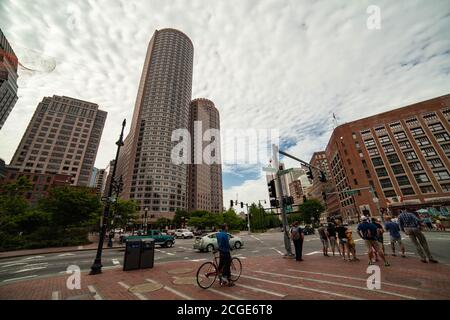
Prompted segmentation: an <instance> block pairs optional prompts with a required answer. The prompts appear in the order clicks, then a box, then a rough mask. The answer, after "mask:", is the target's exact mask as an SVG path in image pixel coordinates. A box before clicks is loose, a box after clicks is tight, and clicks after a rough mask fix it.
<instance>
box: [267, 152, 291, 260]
mask: <svg viewBox="0 0 450 320" xmlns="http://www.w3.org/2000/svg"><path fill="white" fill-rule="evenodd" d="M272 152H273V161H274V164H275V168H276V170H277V172H276V179H275V180H276V181H277V188H278V190H279V191H280V194H279V198H280V200H279V201H280V209H281V219H282V220H281V221H282V223H283V232H284V248H285V249H286V255H285V256H288V257H289V256H293V254H292V247H291V239H290V238H289V224H288V219H287V215H286V208H285V205H284V196H283V186H282V185H281V175H280V166H279V163H278V152H279V150H278V146H277V145H275V144H273V145H272Z"/></svg>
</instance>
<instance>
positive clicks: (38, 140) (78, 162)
mask: <svg viewBox="0 0 450 320" xmlns="http://www.w3.org/2000/svg"><path fill="white" fill-rule="evenodd" d="M106 115H107V113H106V112H105V111H101V110H99V109H98V105H97V104H94V103H91V102H86V101H82V100H78V99H74V98H69V97H64V96H63V97H60V96H53V97H45V98H44V99H43V100H42V102H40V103H39V105H38V107H37V109H36V111H35V112H34V115H33V117H32V119H31V121H30V123H29V125H28V127H27V130H26V131H25V134H24V135H23V137H22V140H21V142H20V144H19V146H18V147H17V150H16V152H15V154H14V157H13V158H12V161H11V164H10V167H11V168H15V169H17V170H19V171H20V172H31V173H53V174H66V175H70V176H72V179H71V184H72V185H77V186H88V185H89V180H90V177H91V174H92V169H93V167H94V162H95V158H96V156H97V150H98V146H99V144H100V138H101V135H102V131H103V126H104V124H105V120H106Z"/></svg>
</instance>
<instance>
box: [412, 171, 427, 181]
mask: <svg viewBox="0 0 450 320" xmlns="http://www.w3.org/2000/svg"><path fill="white" fill-rule="evenodd" d="M414 178H415V179H416V181H417V183H425V182H430V179H428V176H427V175H426V174H425V173H419V174H415V175H414Z"/></svg>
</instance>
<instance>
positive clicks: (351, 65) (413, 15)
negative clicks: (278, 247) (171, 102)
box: [0, 0, 450, 206]
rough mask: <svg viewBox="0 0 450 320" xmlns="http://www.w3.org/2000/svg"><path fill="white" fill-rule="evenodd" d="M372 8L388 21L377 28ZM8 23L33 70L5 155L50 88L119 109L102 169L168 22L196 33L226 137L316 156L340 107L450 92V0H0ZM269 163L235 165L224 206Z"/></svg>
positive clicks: (6, 129)
mask: <svg viewBox="0 0 450 320" xmlns="http://www.w3.org/2000/svg"><path fill="white" fill-rule="evenodd" d="M370 6H376V7H377V8H378V9H379V17H380V19H379V23H375V24H373V23H372V24H368V20H369V22H373V21H374V20H373V19H374V18H375V19H376V17H377V16H376V14H375V11H372V10H373V9H370V8H372V7H370ZM368 8H369V10H368ZM376 22H378V21H376ZM374 26H375V28H374ZM378 27H379V28H378ZM0 28H1V29H2V30H3V32H4V34H5V35H6V37H7V38H8V40H9V42H10V44H11V45H12V47H13V49H14V51H15V52H16V54H17V55H18V57H19V60H20V61H21V62H22V64H23V66H24V67H26V68H20V70H19V81H18V85H19V92H18V95H19V100H18V102H17V104H16V106H15V107H14V109H13V111H12V112H11V114H10V116H9V118H8V120H7V121H6V123H5V125H4V126H3V128H2V130H1V131H0V158H3V159H4V160H5V161H6V162H7V163H9V161H10V160H11V158H12V156H13V154H14V152H15V149H16V148H17V146H18V144H19V142H20V139H21V137H22V135H23V133H24V132H25V130H26V127H27V124H28V122H29V121H30V119H31V117H32V115H33V112H34V110H35V109H36V106H37V104H38V103H39V102H40V101H41V100H42V98H43V97H44V96H53V95H65V96H69V97H74V98H78V99H82V100H87V101H90V102H94V103H97V104H99V105H100V108H101V109H102V110H105V111H107V112H108V117H107V121H106V124H105V128H104V131H103V136H102V139H101V144H100V148H99V151H98V155H97V159H96V167H99V168H103V167H105V166H106V165H107V163H108V162H109V160H111V159H113V158H114V155H115V145H114V142H115V141H116V140H117V136H118V134H119V132H118V130H120V124H121V122H122V120H123V119H124V118H126V119H127V120H128V122H129V123H130V122H131V117H132V113H133V108H134V103H135V99H136V94H137V88H138V83H139V79H140V75H141V72H142V67H143V63H144V58H145V54H146V50H147V45H148V42H149V40H150V38H151V36H152V34H153V32H154V31H155V30H156V29H162V28H176V29H179V30H181V31H183V32H184V33H185V34H187V35H188V36H189V38H190V39H191V40H192V42H193V44H194V70H193V94H192V98H199V97H203V98H208V99H210V100H212V101H213V102H214V103H215V105H216V107H217V108H218V110H219V112H220V117H221V128H222V130H223V131H222V139H226V136H225V135H224V132H225V131H224V130H227V129H228V130H229V131H230V132H233V131H235V130H238V129H252V130H253V129H265V130H276V131H277V132H279V141H280V145H281V148H282V149H283V150H285V151H287V152H289V153H291V154H293V155H295V156H297V157H299V158H301V159H304V160H306V161H309V159H310V157H311V155H312V153H313V152H314V151H319V150H323V149H324V148H325V147H326V145H327V142H328V140H329V138H330V136H331V132H332V130H333V126H334V122H333V113H334V114H335V115H336V118H337V122H338V124H342V123H345V122H349V121H353V120H357V119H359V118H363V117H367V116H371V115H374V114H377V113H380V112H384V111H388V110H391V109H394V108H397V107H401V106H406V105H408V104H412V103H415V102H419V101H423V100H427V99H431V98H434V97H437V96H441V95H445V94H448V93H450V1H449V0H433V1H429V0H423V1H417V0H398V1H392V0H391V1H376V0H370V1H364V0H360V1H356V0H355V1H348V0H327V1H324V0H322V1H321V0H286V1H283V0H189V1H186V0H158V1H157V0H145V1H144V0H143V1H129V0H78V1H60V0H39V1H29V0H0ZM29 69H31V70H29ZM227 152H228V151H227ZM230 152H231V151H230ZM227 155H229V154H226V153H225V154H223V157H224V158H225V157H226V156H227ZM284 162H285V164H286V167H293V166H297V165H296V164H295V163H294V162H293V161H291V160H285V161H284ZM266 165H267V159H265V160H261V161H259V163H253V164H245V163H238V164H227V163H225V164H224V166H223V184H224V205H225V206H228V205H229V201H230V200H232V199H233V200H236V197H238V200H239V201H244V202H248V203H251V202H255V201H256V202H257V201H258V200H265V199H267V197H268V194H267V184H266V178H265V176H264V173H263V172H262V171H261V168H262V167H263V166H266Z"/></svg>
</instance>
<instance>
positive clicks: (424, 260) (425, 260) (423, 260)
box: [420, 259, 428, 263]
mask: <svg viewBox="0 0 450 320" xmlns="http://www.w3.org/2000/svg"><path fill="white" fill-rule="evenodd" d="M420 261H422V262H423V263H428V261H427V259H422V260H420Z"/></svg>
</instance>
